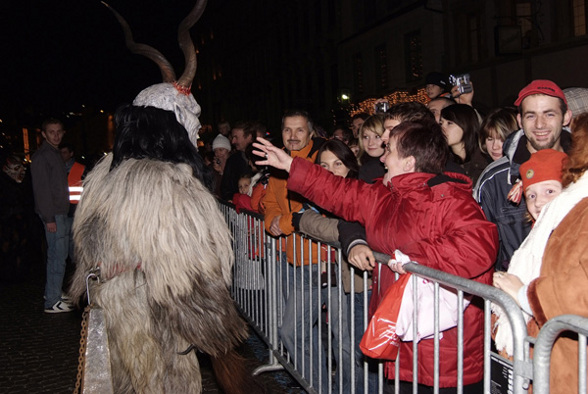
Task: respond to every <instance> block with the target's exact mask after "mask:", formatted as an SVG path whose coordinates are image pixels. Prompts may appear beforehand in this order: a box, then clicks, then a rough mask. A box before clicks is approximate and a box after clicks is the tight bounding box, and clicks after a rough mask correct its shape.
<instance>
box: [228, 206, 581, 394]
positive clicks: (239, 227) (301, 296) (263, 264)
mask: <svg viewBox="0 0 588 394" xmlns="http://www.w3.org/2000/svg"><path fill="white" fill-rule="evenodd" d="M219 206H220V208H221V210H222V212H223V213H224V215H225V218H226V220H227V223H228V224H229V226H230V229H231V231H232V234H233V247H234V250H235V268H234V280H233V287H232V293H233V296H234V299H235V300H236V302H237V304H238V307H239V308H240V310H241V312H242V314H243V316H244V317H245V318H246V319H247V320H248V322H249V323H250V325H251V327H253V329H254V330H255V331H256V333H257V334H258V335H259V337H260V338H262V340H263V341H264V342H265V343H266V344H267V346H268V356H269V359H268V363H267V364H266V365H264V366H262V367H260V368H258V370H257V371H256V373H261V372H267V371H275V370H280V369H285V370H286V371H288V372H289V373H290V374H291V375H292V377H293V378H294V379H296V380H297V381H298V383H299V384H300V385H301V386H302V388H304V389H305V390H306V391H307V392H309V393H345V394H346V393H351V394H356V393H358V394H359V393H383V392H384V389H385V386H386V385H391V387H386V390H387V391H393V392H395V393H398V392H399V387H398V385H397V384H396V382H395V381H391V382H388V381H387V380H386V379H385V378H384V373H383V370H384V368H383V362H379V361H376V360H366V359H365V358H362V356H361V353H360V351H359V347H358V345H359V339H360V338H361V335H362V334H363V332H364V331H365V329H366V327H367V324H368V312H367V309H368V308H367V306H368V303H369V293H370V291H371V292H376V291H378V289H369V288H368V274H367V272H363V275H362V277H363V289H360V290H361V291H360V292H358V293H357V294H358V295H356V291H355V290H356V289H355V286H354V281H353V280H351V282H350V284H349V285H350V291H349V292H348V293H346V292H345V291H344V290H343V283H342V279H341V277H342V264H341V262H342V258H343V256H342V252H341V250H340V248H339V245H337V244H328V243H322V242H320V241H318V240H315V239H312V238H309V237H306V236H304V235H303V234H295V237H294V253H295V259H296V257H300V258H301V259H302V260H303V261H304V260H305V259H308V260H310V261H312V260H313V259H318V260H319V261H322V262H324V263H325V266H326V267H327V269H326V272H327V273H329V274H327V276H326V283H325V285H324V286H323V284H322V283H321V281H320V279H321V270H320V269H319V268H320V267H321V265H320V264H311V265H303V266H299V267H294V266H292V265H290V264H288V263H287V262H285V246H283V242H282V240H281V239H276V238H274V237H271V236H269V235H268V234H267V233H266V232H265V231H264V222H263V217H262V216H261V215H258V214H254V213H251V212H241V213H239V214H237V213H236V211H235V209H234V208H233V206H232V205H231V204H226V203H223V202H220V203H219ZM376 259H377V260H378V262H379V263H381V264H378V266H377V267H376V269H380V270H381V269H388V267H387V266H386V263H387V261H388V260H389V257H388V256H387V255H384V254H379V253H376ZM404 268H405V269H406V271H408V272H411V273H413V280H414V281H415V282H414V283H416V280H417V278H418V277H420V278H425V279H427V280H429V281H431V282H433V283H434V285H435V293H434V294H435V314H434V317H433V318H434V319H435V334H434V338H435V360H434V362H435V387H434V392H435V393H438V391H439V386H438V384H439V369H438V365H439V347H438V346H439V337H440V335H439V326H438V318H439V312H438V302H439V287H440V286H443V287H445V288H449V289H455V290H456V292H457V295H458V301H457V302H458V306H463V302H464V294H470V295H473V296H476V297H479V298H481V299H482V300H483V307H484V360H483V361H484V371H483V372H484V379H483V385H484V393H493V394H494V393H496V394H502V393H504V394H506V393H509V394H510V393H512V394H521V393H526V392H527V390H528V388H529V384H530V382H531V380H532V379H533V363H532V361H531V360H530V358H529V348H530V346H531V345H532V343H533V339H532V338H528V337H527V329H526V324H525V320H524V318H523V315H522V313H521V310H520V308H519V307H518V305H517V304H516V303H515V301H514V300H513V299H512V298H511V297H510V296H508V295H507V294H506V293H504V292H503V291H501V290H498V289H496V288H494V287H492V286H487V285H483V284H480V283H477V282H474V281H471V280H468V279H465V278H461V277H458V276H454V275H451V274H448V273H445V272H442V271H438V270H435V269H431V268H429V267H425V266H422V265H419V264H415V263H408V264H406V265H405V266H404ZM331 269H334V272H335V277H334V278H333V277H331V275H330V272H331ZM353 275H355V270H354V269H353V267H351V277H352V278H353ZM415 288H416V286H415ZM348 290H349V289H348ZM414 297H415V300H416V297H417V295H416V291H415V295H414ZM490 303H495V304H497V305H499V306H501V307H502V309H503V310H504V312H505V315H506V316H507V318H508V319H509V321H510V325H511V328H512V330H513V340H514V355H513V359H512V360H507V359H505V358H503V357H501V356H500V355H498V354H497V353H495V352H494V351H493V348H492V340H491V331H492V327H491V310H490ZM415 305H416V302H415ZM470 307H473V306H470ZM458 309H459V310H460V311H461V313H460V314H459V316H458V325H457V327H458V329H457V331H458V349H457V352H458V354H457V359H458V365H457V380H458V387H457V393H462V392H463V381H462V379H463V329H464V327H463V313H464V312H463V307H462V308H458ZM417 313H418V311H417V310H416V308H415V311H414V316H415V317H416V316H417ZM554 324H555V323H554ZM579 326H581V327H588V321H584V320H583V321H582V324H581V325H579ZM579 326H578V325H572V329H575V330H576V331H577V330H580V329H579V328H578V327H579ZM546 327H547V328H545V330H548V329H549V330H550V331H549V332H550V333H551V335H550V339H551V338H553V340H554V339H555V338H554V336H557V333H559V331H557V333H555V334H553V329H551V327H552V325H549V326H546ZM559 327H560V326H557V329H558V330H559ZM566 327H568V328H569V326H566ZM417 329H418V327H416V325H415V326H414V328H413V330H414V336H415V337H416V332H417ZM577 332H581V333H582V334H583V335H586V334H587V332H585V331H577ZM540 338H541V336H540ZM581 340H583V341H584V342H583V343H584V345H583V346H584V354H583V357H584V359H583V360H584V364H583V365H584V370H586V367H585V365H586V364H585V359H586V352H585V349H586V342H585V341H586V340H585V337H582V336H581ZM537 342H538V344H536V345H535V347H536V348H537V346H542V347H541V349H543V348H545V349H546V350H545V351H543V350H541V357H540V358H537V356H536V358H535V363H536V364H535V368H536V372H535V377H536V379H535V383H534V387H533V389H534V391H535V392H536V393H547V392H548V391H549V386H548V384H549V377H548V374H546V373H544V372H537V371H538V369H537V368H539V366H538V365H539V364H541V367H542V368H543V369H542V371H543V370H544V369H545V368H547V370H548V369H549V359H548V356H549V349H550V345H549V343H548V341H547V340H541V339H539V340H538V341H537ZM417 348H418V343H417V342H413V349H414V350H415V351H413V372H414V371H415V369H416V366H417V365H418V362H419V361H418V352H417V351H416V349H417ZM535 352H536V354H537V349H536V350H535ZM544 353H545V355H544ZM581 356H582V355H581ZM538 363H539V364H538ZM398 364H399V362H396V374H395V375H396V376H398V370H399V368H398ZM413 376H414V382H413V393H415V394H416V393H417V392H418V387H417V385H416V382H417V379H418V377H417V374H416V373H413ZM545 376H547V383H545ZM581 376H582V374H581ZM583 382H584V383H582V382H580V384H584V386H581V387H584V391H583V392H586V391H585V376H584V380H583ZM545 384H547V386H545ZM543 387H547V391H541V390H542V388H543Z"/></svg>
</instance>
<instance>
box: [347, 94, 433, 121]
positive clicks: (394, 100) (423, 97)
mask: <svg viewBox="0 0 588 394" xmlns="http://www.w3.org/2000/svg"><path fill="white" fill-rule="evenodd" d="M382 98H384V99H386V100H388V103H389V104H390V105H394V104H398V103H406V102H409V101H418V102H419V103H423V104H427V103H428V102H429V101H430V100H429V96H427V92H426V91H425V88H421V89H419V90H418V91H417V92H416V94H412V95H411V94H409V93H408V92H407V91H396V92H394V93H390V94H388V95H386V96H384V97H382ZM376 100H378V99H376V98H369V99H366V100H364V101H361V102H359V103H357V104H350V106H349V116H350V117H351V116H354V115H356V114H358V113H361V112H364V113H366V114H370V115H372V114H373V113H374V105H375V103H376Z"/></svg>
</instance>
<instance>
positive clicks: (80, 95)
mask: <svg viewBox="0 0 588 394" xmlns="http://www.w3.org/2000/svg"><path fill="white" fill-rule="evenodd" d="M209 3H210V4H208V6H207V9H206V11H205V13H204V16H203V18H202V21H201V22H199V23H197V25H196V26H195V27H194V28H193V29H192V31H197V28H198V25H200V24H202V23H206V22H205V21H206V17H207V15H210V14H211V13H212V12H218V11H219V10H222V8H223V4H224V3H226V2H225V1H221V2H219V1H215V0H211V1H210V2H209ZM109 4H110V5H111V6H113V7H114V8H115V9H117V10H118V11H119V13H121V14H122V15H123V16H124V17H125V18H126V19H127V21H128V23H129V25H130V26H131V29H132V30H133V34H134V37H135V41H137V42H140V43H145V44H149V45H152V46H153V47H155V48H156V49H158V50H159V51H161V52H162V53H163V54H164V56H166V57H167V58H168V60H169V61H170V62H171V63H172V65H173V66H174V68H175V69H176V73H177V74H178V75H181V73H182V71H183V62H184V59H183V55H182V53H181V51H180V49H179V47H178V44H177V38H176V34H177V26H178V24H179V22H180V21H181V20H182V19H183V18H184V16H185V15H186V14H187V13H188V12H189V10H190V9H191V8H192V6H193V5H194V1H193V0H110V1H109ZM215 8H216V11H215ZM0 29H1V32H0V50H1V52H0V53H1V54H2V61H1V63H0V64H1V66H0V67H1V69H0V71H1V72H0V116H1V117H4V118H10V117H12V116H14V117H16V118H20V120H22V118H23V117H24V118H26V116H23V114H27V113H30V114H33V113H35V114H39V113H41V114H42V116H49V115H52V116H60V114H62V113H63V112H66V111H78V110H80V108H81V105H82V104H84V105H86V107H91V108H95V109H105V110H110V111H111V110H114V109H116V107H117V106H118V105H119V104H121V103H126V102H130V101H131V100H132V99H133V97H134V96H135V95H136V94H137V93H138V92H139V91H140V90H141V89H143V88H145V87H147V86H149V85H151V84H153V83H158V82H161V74H160V72H159V69H158V67H157V66H156V65H155V63H153V62H152V61H150V60H148V59H146V58H144V57H142V56H140V55H133V54H131V53H130V51H129V50H128V49H127V48H126V46H125V44H124V38H123V33H122V29H121V27H120V25H119V24H118V22H117V21H116V19H115V18H114V16H113V15H112V13H111V12H110V11H109V10H108V9H107V8H106V7H104V6H103V5H102V4H101V3H100V2H99V1H98V0H36V1H32V0H18V1H15V0H2V1H1V2H0ZM35 116H37V115H35Z"/></svg>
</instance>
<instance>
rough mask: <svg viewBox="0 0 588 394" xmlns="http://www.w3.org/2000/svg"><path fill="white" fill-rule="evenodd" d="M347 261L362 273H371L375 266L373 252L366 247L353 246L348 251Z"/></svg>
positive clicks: (361, 245)
mask: <svg viewBox="0 0 588 394" xmlns="http://www.w3.org/2000/svg"><path fill="white" fill-rule="evenodd" d="M347 261H348V262H349V263H350V264H352V265H354V266H355V267H357V268H359V269H360V270H363V271H372V270H373V269H374V267H375V266H376V258H375V257H374V252H372V250H371V249H370V247H369V246H367V245H363V244H360V245H355V246H354V247H352V248H351V250H350V251H349V255H348V256H347Z"/></svg>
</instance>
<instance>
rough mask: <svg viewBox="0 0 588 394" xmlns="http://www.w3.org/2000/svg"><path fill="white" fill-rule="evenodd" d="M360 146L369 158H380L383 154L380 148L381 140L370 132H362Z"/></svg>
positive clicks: (366, 130)
mask: <svg viewBox="0 0 588 394" xmlns="http://www.w3.org/2000/svg"><path fill="white" fill-rule="evenodd" d="M361 138H362V145H363V148H364V149H365V153H367V154H368V155H369V156H371V157H380V156H382V155H383V154H384V148H383V147H382V138H381V137H380V136H379V135H378V134H376V133H374V132H373V131H371V130H368V129H365V130H362V137H361Z"/></svg>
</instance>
